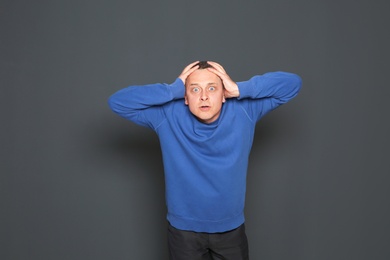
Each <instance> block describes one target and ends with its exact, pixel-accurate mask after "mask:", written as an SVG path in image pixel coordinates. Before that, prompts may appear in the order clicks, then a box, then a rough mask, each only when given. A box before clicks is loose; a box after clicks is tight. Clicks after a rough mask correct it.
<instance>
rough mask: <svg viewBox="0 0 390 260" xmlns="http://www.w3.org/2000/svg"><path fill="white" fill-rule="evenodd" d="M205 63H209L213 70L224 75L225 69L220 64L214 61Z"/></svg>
mask: <svg viewBox="0 0 390 260" xmlns="http://www.w3.org/2000/svg"><path fill="white" fill-rule="evenodd" d="M207 63H209V64H210V65H211V66H213V67H214V68H215V69H217V70H219V71H221V72H223V73H226V71H225V69H224V68H223V67H222V65H221V64H219V63H217V62H215V61H207Z"/></svg>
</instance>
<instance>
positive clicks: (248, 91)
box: [237, 72, 302, 120]
mask: <svg viewBox="0 0 390 260" xmlns="http://www.w3.org/2000/svg"><path fill="white" fill-rule="evenodd" d="M301 85H302V80H301V78H300V77H299V76H298V75H296V74H293V73H288V72H270V73H266V74H264V75H260V76H254V77H252V78H251V79H250V80H248V81H244V82H237V86H238V88H239V91H240V96H239V97H238V100H241V101H246V103H248V106H250V107H249V109H251V114H252V116H253V118H256V120H258V119H260V118H261V117H262V116H264V115H265V114H266V113H268V112H269V111H271V110H273V109H275V108H277V107H278V106H280V105H282V104H284V103H287V102H288V101H289V100H291V99H292V98H294V97H295V96H296V95H297V94H298V92H299V90H300V89H301Z"/></svg>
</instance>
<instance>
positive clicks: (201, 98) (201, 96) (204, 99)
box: [200, 91, 209, 101]
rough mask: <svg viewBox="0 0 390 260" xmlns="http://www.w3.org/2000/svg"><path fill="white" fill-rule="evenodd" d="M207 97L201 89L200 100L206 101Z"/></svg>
mask: <svg viewBox="0 0 390 260" xmlns="http://www.w3.org/2000/svg"><path fill="white" fill-rule="evenodd" d="M208 99H209V97H208V96H207V93H206V91H203V92H202V94H201V95H200V100H202V101H206V100H208Z"/></svg>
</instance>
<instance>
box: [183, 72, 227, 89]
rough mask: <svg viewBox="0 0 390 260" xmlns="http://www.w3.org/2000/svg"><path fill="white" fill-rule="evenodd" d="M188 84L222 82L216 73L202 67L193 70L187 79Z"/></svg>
mask: <svg viewBox="0 0 390 260" xmlns="http://www.w3.org/2000/svg"><path fill="white" fill-rule="evenodd" d="M186 83H187V84H186V85H190V84H209V83H217V84H218V83H221V79H220V78H219V77H218V76H217V75H215V74H214V73H212V72H210V71H208V70H206V69H200V70H195V71H194V72H192V73H191V74H190V75H189V76H188V77H187V81H186Z"/></svg>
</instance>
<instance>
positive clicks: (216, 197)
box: [109, 61, 301, 260]
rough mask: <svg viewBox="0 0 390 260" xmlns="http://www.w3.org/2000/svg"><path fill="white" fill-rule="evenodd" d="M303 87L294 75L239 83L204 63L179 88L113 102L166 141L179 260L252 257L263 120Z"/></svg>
mask: <svg viewBox="0 0 390 260" xmlns="http://www.w3.org/2000/svg"><path fill="white" fill-rule="evenodd" d="M300 87H301V79H300V78H299V77H298V76H297V75H295V74H291V73H286V72H272V73H267V74H264V75H262V76H254V77H252V78H251V79H250V80H248V81H244V82H237V83H236V82H234V81H233V80H232V79H231V78H230V77H229V75H228V74H227V73H226V71H225V70H224V68H223V67H222V66H221V65H220V64H218V63H216V62H211V61H207V62H205V61H201V62H194V63H191V64H189V65H188V66H187V67H186V68H185V69H184V70H183V71H182V73H181V74H180V75H179V77H178V78H177V79H176V81H175V82H174V83H172V84H151V85H145V86H131V87H128V88H125V89H123V90H120V91H118V92H117V93H115V94H114V95H112V96H111V97H110V100H109V104H110V107H111V108H112V110H113V111H114V112H116V113H118V114H119V115H121V116H122V117H125V118H127V119H129V120H131V121H133V122H135V123H137V124H139V125H142V126H146V127H149V128H151V129H153V130H154V131H155V132H156V133H157V135H158V137H159V139H160V145H161V150H162V155H163V162H164V172H165V183H166V202H167V207H168V214H167V219H168V222H169V225H168V244H169V252H170V257H171V259H181V260H192V259H232V260H240V259H249V256H248V243H247V238H246V235H245V226H244V213H243V211H244V202H245V191H246V173H247V167H248V158H249V153H250V150H251V147H252V142H253V137H254V131H255V126H256V122H257V121H258V120H259V119H260V118H261V117H263V116H264V115H265V114H266V113H267V112H269V111H271V110H273V109H275V108H276V107H278V106H279V105H281V104H284V103H286V102H287V101H289V100H290V99H292V98H293V97H295V96H296V95H297V93H298V91H299V90H300Z"/></svg>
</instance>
